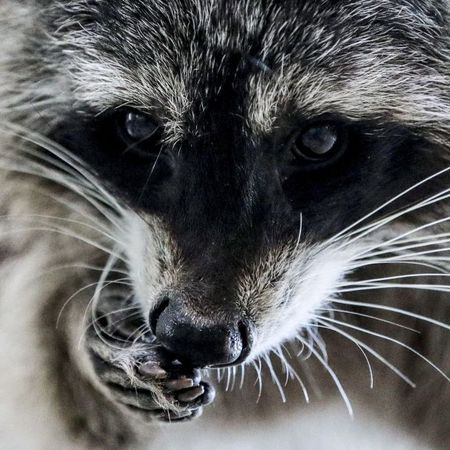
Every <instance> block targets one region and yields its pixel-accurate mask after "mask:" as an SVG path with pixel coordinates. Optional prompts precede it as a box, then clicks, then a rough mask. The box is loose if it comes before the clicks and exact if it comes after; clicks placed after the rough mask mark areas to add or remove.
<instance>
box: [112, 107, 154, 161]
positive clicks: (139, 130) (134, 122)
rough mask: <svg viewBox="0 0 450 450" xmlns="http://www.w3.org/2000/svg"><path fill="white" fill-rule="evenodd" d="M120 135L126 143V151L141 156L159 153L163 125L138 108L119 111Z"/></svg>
mask: <svg viewBox="0 0 450 450" xmlns="http://www.w3.org/2000/svg"><path fill="white" fill-rule="evenodd" d="M117 120H118V124H117V126H118V127H119V132H120V137H121V138H122V140H123V142H124V144H125V145H126V148H125V152H133V153H137V154H139V155H140V156H151V155H153V154H155V153H156V154H158V153H159V151H160V146H161V140H162V131H163V130H162V127H161V125H160V124H158V123H157V122H156V121H155V120H154V119H153V118H152V117H150V116H149V115H147V114H144V113H142V112H139V111H136V110H126V111H122V112H120V113H119V116H118V119H117Z"/></svg>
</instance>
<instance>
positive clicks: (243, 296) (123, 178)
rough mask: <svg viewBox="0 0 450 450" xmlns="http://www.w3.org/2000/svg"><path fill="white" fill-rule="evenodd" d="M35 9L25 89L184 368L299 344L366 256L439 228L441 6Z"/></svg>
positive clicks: (194, 4)
mask: <svg viewBox="0 0 450 450" xmlns="http://www.w3.org/2000/svg"><path fill="white" fill-rule="evenodd" d="M38 14H39V17H40V19H39V20H40V22H41V23H42V24H43V28H44V29H45V36H43V37H42V39H39V40H37V41H38V43H37V44H36V43H32V44H29V45H30V48H31V49H33V51H30V56H29V58H30V59H31V60H33V61H35V62H34V64H35V65H36V66H37V67H41V70H40V71H37V73H38V74H39V79H31V78H30V79H28V78H27V79H26V80H25V81H23V82H22V83H23V85H24V86H25V85H26V86H27V90H28V91H31V92H34V96H35V97H34V98H35V99H36V98H37V99H39V101H40V102H41V103H42V104H44V105H46V106H45V107H42V108H41V109H42V110H43V112H42V113H41V115H40V117H41V118H42V114H43V115H44V117H46V120H47V122H46V123H49V124H51V125H50V126H49V127H48V128H49V129H48V132H47V136H48V137H49V138H50V139H52V140H53V141H56V142H57V143H58V144H60V145H61V146H64V148H65V149H67V151H68V152H69V153H68V154H69V155H70V158H76V160H77V161H81V162H82V163H83V164H84V165H85V166H86V167H88V168H89V170H90V171H92V173H94V174H95V180H96V183H97V182H98V183H99V184H100V185H101V186H102V188H101V190H100V194H98V192H97V194H96V195H97V197H96V198H97V201H101V198H100V200H99V197H101V196H106V197H107V199H109V200H108V202H109V203H110V204H114V205H116V204H118V203H117V202H120V207H118V206H117V208H116V209H118V210H119V214H118V215H119V216H120V219H117V220H116V221H115V226H114V227H112V228H113V229H114V231H113V232H114V233H115V234H114V236H115V240H116V242H117V243H118V248H119V250H118V251H120V253H121V254H122V255H125V257H126V259H127V262H128V268H129V272H130V277H131V279H132V284H133V287H132V289H133V292H134V295H135V299H136V301H137V302H138V303H139V305H140V306H141V309H142V311H143V312H144V314H145V316H146V317H147V318H148V323H149V326H150V327H151V328H152V330H153V332H154V334H155V335H156V336H157V338H158V339H159V341H160V342H161V343H162V344H163V345H164V346H166V347H167V348H168V349H170V350H171V351H173V352H174V353H175V354H177V355H178V356H179V357H180V359H182V360H186V361H189V362H190V363H192V364H194V365H197V366H222V365H230V364H236V363H240V362H243V361H245V360H247V359H251V358H253V357H256V356H258V355H261V354H264V353H265V352H267V351H269V350H271V349H273V348H276V347H277V346H279V345H280V344H282V343H283V342H285V341H286V340H289V339H292V338H295V337H296V336H297V335H299V333H300V334H301V333H302V332H303V331H304V330H305V329H307V328H308V327H309V326H310V325H311V323H312V322H313V321H314V320H315V318H316V317H317V316H318V315H320V311H322V310H323V309H324V308H326V307H327V305H328V304H329V303H330V302H331V301H332V300H333V299H334V298H335V297H336V296H337V294H338V293H339V291H340V290H342V288H343V286H344V285H345V277H346V276H347V275H348V274H349V273H350V272H352V271H354V270H355V269H357V268H359V267H361V266H364V265H367V264H368V261H369V260H370V258H369V257H370V256H371V255H373V254H374V250H376V249H378V251H383V250H389V251H394V250H395V249H394V248H393V244H392V239H395V238H397V241H395V244H399V243H401V242H403V241H404V240H405V239H407V238H408V235H405V233H407V231H405V230H407V229H408V226H412V229H414V228H417V227H420V226H422V225H424V224H426V223H429V222H430V217H431V218H432V219H431V220H436V214H438V218H439V217H443V215H442V214H441V216H439V208H440V203H439V201H436V202H433V201H432V200H433V195H440V192H442V191H443V189H444V187H445V185H446V181H447V180H448V177H447V175H446V172H442V173H440V171H442V170H445V168H446V167H447V165H448V162H447V160H448V148H447V147H448V144H447V143H448V133H449V122H448V117H449V114H448V108H449V104H450V103H449V102H450V99H449V94H448V84H449V76H450V74H449V69H448V64H447V62H448V57H449V54H448V48H449V45H448V44H449V35H448V8H447V7H446V6H445V4H444V2H439V1H434V2H431V1H423V0H420V1H419V0H417V1H390V0H385V1H378V0H373V1H372V0H364V1H341V2H333V1H328V0H320V1H316V0H314V1H313V0H306V1H286V2H276V1H262V0H261V1H260V0H258V1H255V0H251V1H250V0H248V1H247V0H231V1H230V0H227V1H225V0H217V1H206V0H192V1H191V0H189V1H186V0H174V1H172V2H163V1H152V2H149V1H143V0H134V1H123V2H107V1H101V0H89V1H87V0H73V1H70V2H69V1H67V2H52V1H49V2H44V4H43V8H42V10H41V11H40V12H39V13H38ZM33 46H34V47H33ZM30 77H31V76H30ZM45 102H47V103H45ZM47 105H51V106H50V107H49V106H47ZM33 120H34V121H35V122H36V123H42V122H39V120H40V119H39V117H37V115H33ZM33 120H31V119H30V123H33ZM38 131H39V130H38ZM68 157H69V156H68ZM444 194H445V192H444ZM436 198H437V199H438V200H440V199H441V198H440V197H435V199H436ZM111 199H113V200H111ZM430 199H431V200H430ZM417 205H419V206H417ZM420 205H422V206H420ZM424 205H425V206H427V207H428V209H427V215H425V214H422V211H423V207H424ZM427 221H428V222H427ZM117 223H119V225H117ZM399 236H400V237H399ZM415 236H417V234H415V235H413V236H411V235H410V238H411V237H415ZM386 242H387V243H388V244H387V247H384V248H383V247H381V250H380V247H379V246H380V245H381V244H382V243H386ZM389 245H390V246H389ZM379 258H380V257H379Z"/></svg>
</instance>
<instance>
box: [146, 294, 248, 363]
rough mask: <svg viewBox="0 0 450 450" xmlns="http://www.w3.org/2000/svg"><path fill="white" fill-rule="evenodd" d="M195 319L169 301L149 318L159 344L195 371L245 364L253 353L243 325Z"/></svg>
mask: <svg viewBox="0 0 450 450" xmlns="http://www.w3.org/2000/svg"><path fill="white" fill-rule="evenodd" d="M192 317H193V315H192V313H191V314H189V310H188V309H187V308H186V306H183V305H180V304H179V303H178V302H175V301H171V300H170V299H169V298H167V297H165V298H164V299H163V300H162V302H161V303H160V304H159V306H158V307H157V308H156V309H155V310H154V311H153V312H152V313H151V314H150V325H151V329H152V331H153V333H154V334H155V336H156V338H157V340H158V341H159V343H160V344H161V345H163V346H164V347H165V348H166V349H167V350H169V351H170V352H172V353H173V354H174V355H175V356H176V357H177V358H178V359H179V360H180V361H182V362H185V363H187V364H190V365H191V366H193V367H207V366H216V367H217V366H229V365H234V364H239V363H241V362H243V361H244V360H245V358H246V357H247V356H248V354H249V353H250V339H249V329H248V326H247V325H245V323H244V322H242V321H241V322H239V321H236V322H233V321H231V322H227V323H223V322H222V323H221V322H218V323H214V321H211V320H202V319H199V318H198V316H197V318H196V319H193V318H192ZM206 324H207V325H206Z"/></svg>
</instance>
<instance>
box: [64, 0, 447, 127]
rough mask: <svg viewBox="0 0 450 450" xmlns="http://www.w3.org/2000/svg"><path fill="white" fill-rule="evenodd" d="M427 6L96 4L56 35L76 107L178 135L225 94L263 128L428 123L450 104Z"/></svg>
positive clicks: (438, 29) (433, 16) (243, 0)
mask: <svg viewBox="0 0 450 450" xmlns="http://www.w3.org/2000/svg"><path fill="white" fill-rule="evenodd" d="M428 3H429V2H417V4H415V2H411V1H395V2H394V1H392V2H391V1H388V0H387V1H383V2H380V1H378V0H377V1H375V0H374V1H370V0H364V1H331V0H330V1H325V0H322V1H320V0H319V1H317V0H305V1H285V2H275V1H274V2H270V1H262V0H261V1H259V0H227V1H225V0H216V1H213V0H191V1H188V0H175V1H172V2H170V3H169V2H162V1H152V2H148V1H142V0H135V1H133V2H129V1H125V2H118V4H114V6H112V4H111V2H104V1H98V2H97V1H94V2H93V3H92V5H93V6H89V7H85V8H87V10H86V9H85V11H84V15H83V11H82V10H83V8H82V7H80V6H79V5H78V6H79V7H78V9H77V12H76V13H75V14H72V16H71V18H69V19H67V18H64V19H63V20H64V24H65V26H64V27H60V31H59V33H61V34H62V35H63V38H62V41H63V44H64V45H66V47H67V48H70V50H71V51H70V52H66V53H67V54H68V55H69V56H70V63H69V64H71V70H70V74H71V76H72V78H73V80H74V82H75V84H76V88H77V89H76V92H77V96H78V98H79V100H81V101H84V102H86V103H89V104H90V105H92V106H94V107H95V108H97V109H99V110H101V109H105V108H109V107H113V106H118V105H123V104H128V105H131V106H134V107H138V108H142V109H145V110H150V111H152V112H153V113H154V114H157V115H159V116H160V117H161V119H163V120H165V121H166V122H167V123H169V124H171V125H172V126H171V127H169V129H171V130H172V132H173V133H174V134H178V135H180V134H181V133H182V132H183V129H184V124H185V123H186V122H189V120H188V119H189V115H192V114H195V116H196V118H197V117H198V114H199V113H202V112H208V108H211V105H215V106H216V107H217V108H219V109H220V108H223V107H224V105H223V104H222V103H220V102H219V101H218V99H219V98H222V101H225V100H226V103H227V107H228V108H230V109H233V108H234V110H233V112H234V113H236V114H239V115H241V116H243V117H244V118H245V120H246V121H247V123H248V125H249V127H250V129H252V130H255V131H258V132H260V131H263V132H267V131H269V130H270V129H271V127H272V126H273V124H274V122H275V121H276V119H277V118H278V117H279V116H280V115H282V114H283V113H286V112H288V111H292V109H294V110H295V111H300V112H301V114H302V115H304V116H314V115H319V114H322V113H328V112H336V113H341V114H345V115H347V116H349V117H351V118H352V117H354V118H361V117H373V116H376V117H380V116H386V115H388V116H389V117H390V118H394V119H398V120H401V121H403V122H414V123H421V122H424V121H427V120H430V115H436V114H437V113H438V112H437V111H436V105H438V104H439V105H440V107H442V104H443V102H447V103H448V99H446V98H445V97H444V98H442V97H443V96H445V94H444V90H443V88H444V87H445V85H446V84H447V83H446V75H447V74H446V73H445V72H446V69H445V67H444V65H443V66H442V67H441V64H443V62H442V60H443V58H442V49H439V48H438V45H439V44H438V42H439V38H440V37H442V36H441V35H442V34H443V33H444V18H443V17H442V15H440V13H441V12H440V11H439V10H438V9H437V8H436V7H434V6H430V5H428V6H427V4H428ZM84 22H85V23H84ZM61 30H62V31H61ZM67 30H70V31H69V32H67ZM445 64H446V63H445ZM445 92H446V89H445ZM221 94H223V95H222V97H221Z"/></svg>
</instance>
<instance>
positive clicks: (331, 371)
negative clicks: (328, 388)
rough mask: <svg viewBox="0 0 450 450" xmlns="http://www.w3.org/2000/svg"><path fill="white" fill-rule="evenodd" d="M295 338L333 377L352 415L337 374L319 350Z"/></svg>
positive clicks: (299, 338)
mask: <svg viewBox="0 0 450 450" xmlns="http://www.w3.org/2000/svg"><path fill="white" fill-rule="evenodd" d="M297 339H298V340H299V341H300V342H302V343H303V344H304V345H305V347H308V348H309V349H310V351H311V353H312V354H313V355H314V356H315V357H316V359H317V360H318V361H319V362H320V363H321V364H322V366H323V367H324V369H325V370H326V371H327V372H328V373H329V375H330V376H331V378H332V379H333V381H334V383H335V385H336V387H337V389H338V391H339V393H340V395H341V397H342V399H343V400H344V403H345V405H346V407H347V411H348V413H349V415H350V417H353V407H352V404H351V403H350V399H349V398H348V395H347V393H346V392H345V389H344V387H343V386H342V383H341V381H340V380H339V378H338V376H337V375H336V373H335V371H334V370H333V369H332V368H331V367H330V365H329V364H328V363H327V362H326V361H325V359H324V358H323V357H322V355H320V353H319V352H317V351H316V349H315V348H314V347H313V346H311V345H310V344H309V342H307V341H306V340H305V339H303V338H302V337H301V336H297Z"/></svg>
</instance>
